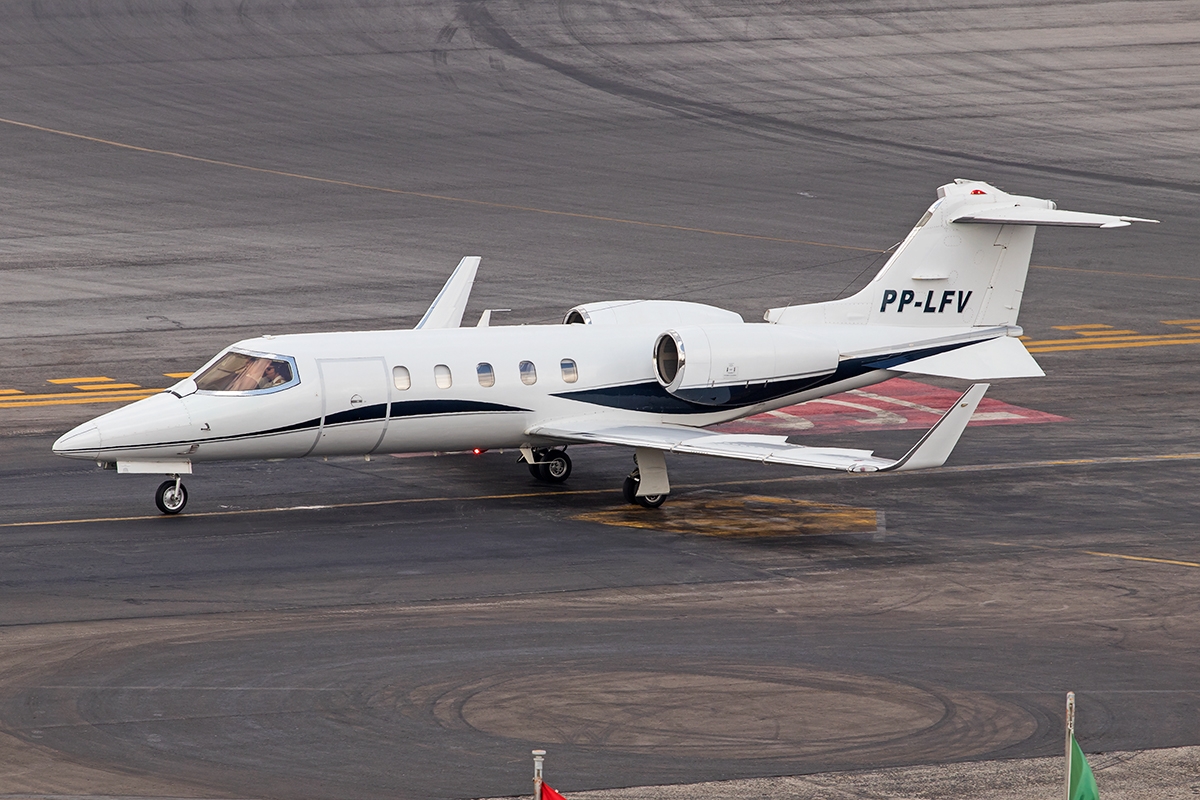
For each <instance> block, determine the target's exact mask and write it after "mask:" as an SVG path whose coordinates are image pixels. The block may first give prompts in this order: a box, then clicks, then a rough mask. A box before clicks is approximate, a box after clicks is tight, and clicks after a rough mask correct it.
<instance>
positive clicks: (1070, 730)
mask: <svg viewBox="0 0 1200 800" xmlns="http://www.w3.org/2000/svg"><path fill="white" fill-rule="evenodd" d="M1074 739H1075V693H1074V692H1067V777H1066V780H1065V781H1064V782H1063V786H1064V788H1063V796H1064V797H1065V798H1066V800H1071V744H1072V742H1073V740H1074ZM538 800H540V798H539V799H538Z"/></svg>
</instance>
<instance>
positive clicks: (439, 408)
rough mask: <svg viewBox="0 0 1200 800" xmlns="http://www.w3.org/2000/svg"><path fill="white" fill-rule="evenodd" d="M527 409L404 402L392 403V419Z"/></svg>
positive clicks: (471, 402)
mask: <svg viewBox="0 0 1200 800" xmlns="http://www.w3.org/2000/svg"><path fill="white" fill-rule="evenodd" d="M528 410H529V409H527V408H517V407H516V406H506V405H504V404H503V403H485V402H482V401H479V400H404V401H401V402H398V403H392V419H396V418H397V417H427V416H431V415H434V414H477V413H481V412H494V411H528Z"/></svg>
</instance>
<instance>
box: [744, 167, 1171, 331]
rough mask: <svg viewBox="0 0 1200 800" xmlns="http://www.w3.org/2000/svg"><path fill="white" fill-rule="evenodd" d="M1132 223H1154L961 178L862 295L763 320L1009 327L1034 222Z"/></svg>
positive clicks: (774, 312)
mask: <svg viewBox="0 0 1200 800" xmlns="http://www.w3.org/2000/svg"><path fill="white" fill-rule="evenodd" d="M1131 222H1157V220H1147V219H1139V218H1137V217H1118V216H1111V215H1108V214H1087V213H1081V212H1078V211H1064V210H1063V209H1060V208H1058V207H1057V206H1056V205H1055V204H1054V202H1053V201H1051V200H1042V199H1039V198H1036V197H1022V196H1019V195H1013V194H1008V193H1007V192H1003V191H1001V190H999V189H997V188H996V187H995V186H992V185H991V184H987V183H983V182H981V181H968V180H963V179H961V178H960V179H958V180H956V181H954V183H948V184H946V185H945V186H942V187H939V188H938V199H937V201H936V202H934V204H933V205H931V206H930V207H929V210H928V211H926V212H925V214H924V215H923V216H922V217H921V219H920V221H919V222H917V225H916V227H914V228H913V229H912V230H911V231H910V232H909V234H908V236H906V237H905V239H904V241H903V242H901V243H900V245H899V247H897V248H896V252H894V253H893V254H892V257H891V258H889V259H888V261H887V263H886V264H884V266H883V269H881V270H879V272H878V274H876V275H875V277H874V278H873V279H872V280H871V282H870V283H869V284H867V286H866V287H865V288H864V289H863V290H862V291H860V292H858V293H857V294H855V295H853V296H851V297H847V298H844V299H842V300H833V301H830V302H825V303H813V304H810V305H805V306H788V307H785V308H773V309H771V310H770V311H768V312H767V317H766V318H767V320H768V321H769V322H776V323H779V324H782V325H811V324H822V323H826V324H829V323H842V324H870V325H889V326H897V325H899V326H912V327H947V328H951V327H952V328H963V327H988V328H993V327H998V326H1015V325H1016V324H1017V315H1018V314H1019V313H1020V311H1021V300H1022V297H1023V296H1024V292H1025V276H1026V274H1027V273H1028V271H1029V257H1030V254H1031V253H1032V252H1033V234H1034V233H1035V232H1036V230H1037V226H1038V225H1053V226H1060V227H1061V226H1066V227H1080V228H1120V227H1124V226H1126V225H1129V224H1130V223H1131Z"/></svg>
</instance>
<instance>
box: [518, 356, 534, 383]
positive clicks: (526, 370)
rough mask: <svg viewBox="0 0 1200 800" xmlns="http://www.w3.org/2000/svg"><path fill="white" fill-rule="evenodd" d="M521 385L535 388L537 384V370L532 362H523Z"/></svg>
mask: <svg viewBox="0 0 1200 800" xmlns="http://www.w3.org/2000/svg"><path fill="white" fill-rule="evenodd" d="M520 369H521V383H523V384H525V385H526V386H533V385H534V384H535V383H537V368H536V367H534V366H533V362H532V361H522V362H521V367H520Z"/></svg>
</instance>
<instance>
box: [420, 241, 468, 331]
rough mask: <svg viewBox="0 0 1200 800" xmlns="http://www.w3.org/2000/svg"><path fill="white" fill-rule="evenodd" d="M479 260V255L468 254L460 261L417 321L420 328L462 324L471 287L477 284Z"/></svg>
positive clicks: (450, 326)
mask: <svg viewBox="0 0 1200 800" xmlns="http://www.w3.org/2000/svg"><path fill="white" fill-rule="evenodd" d="M479 261H480V258H479V256H467V257H466V258H464V259H463V260H462V261H460V262H458V266H457V267H456V268H455V269H454V272H452V273H451V274H450V279H449V280H447V281H446V285H445V286H443V287H442V290H441V291H440V292H438V296H437V297H435V298H434V299H433V303H432V305H430V306H429V310H428V311H426V312H425V316H423V317H421V321H420V322H418V323H417V327H418V328H457V327H458V326H459V325H461V324H462V318H463V312H464V311H466V310H467V301H468V300H469V299H471V287H472V286H474V285H475V272H476V270H478V269H479Z"/></svg>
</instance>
